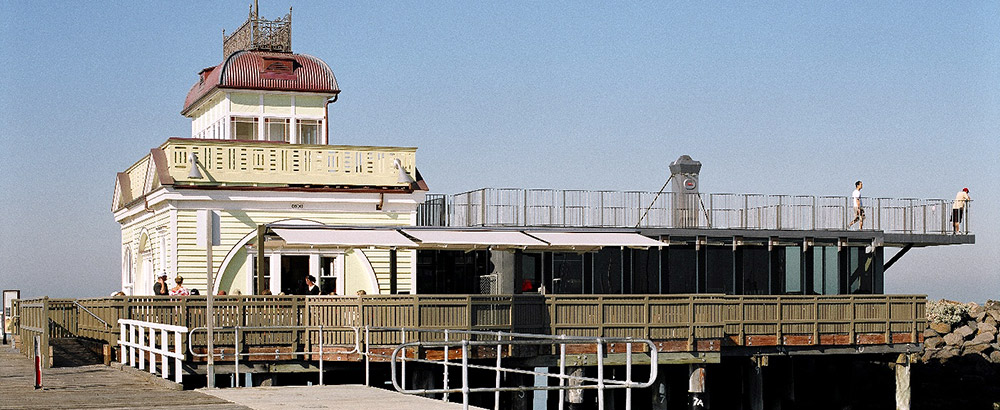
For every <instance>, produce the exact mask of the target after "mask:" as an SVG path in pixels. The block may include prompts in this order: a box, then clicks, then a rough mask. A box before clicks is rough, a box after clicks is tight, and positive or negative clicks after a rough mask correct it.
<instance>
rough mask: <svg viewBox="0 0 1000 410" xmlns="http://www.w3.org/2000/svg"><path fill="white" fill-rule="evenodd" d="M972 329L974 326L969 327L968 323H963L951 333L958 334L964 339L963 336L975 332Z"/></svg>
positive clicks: (965, 336)
mask: <svg viewBox="0 0 1000 410" xmlns="http://www.w3.org/2000/svg"><path fill="white" fill-rule="evenodd" d="M973 329H975V328H974V327H970V326H969V325H965V326H962V327H960V328H958V329H955V331H954V332H952V333H951V334H953V335H958V337H961V338H963V339H965V338H967V337H969V336H971V335H972V334H973V333H975V332H976V331H975V330H973Z"/></svg>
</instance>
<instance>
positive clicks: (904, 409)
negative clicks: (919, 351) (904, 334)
mask: <svg viewBox="0 0 1000 410" xmlns="http://www.w3.org/2000/svg"><path fill="white" fill-rule="evenodd" d="M892 366H893V367H894V368H895V370H896V410H910V358H909V357H908V356H907V355H905V354H900V355H899V357H898V358H897V359H896V363H893V364H892Z"/></svg>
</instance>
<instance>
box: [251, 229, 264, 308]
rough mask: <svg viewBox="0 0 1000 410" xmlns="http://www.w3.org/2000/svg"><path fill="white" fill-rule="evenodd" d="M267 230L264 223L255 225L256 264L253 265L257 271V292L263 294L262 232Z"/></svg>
mask: <svg viewBox="0 0 1000 410" xmlns="http://www.w3.org/2000/svg"><path fill="white" fill-rule="evenodd" d="M266 232H267V227H266V226H264V225H257V266H255V267H254V269H256V271H257V294H258V295H263V294H264V285H265V284H264V269H263V267H264V234H265V233H266Z"/></svg>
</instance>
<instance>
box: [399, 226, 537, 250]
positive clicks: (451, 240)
mask: <svg viewBox="0 0 1000 410" xmlns="http://www.w3.org/2000/svg"><path fill="white" fill-rule="evenodd" d="M403 232H405V233H406V234H407V235H410V236H412V237H414V238H417V240H419V241H420V245H421V247H424V246H440V247H455V248H461V247H490V246H494V247H544V246H547V245H548V244H547V243H545V242H542V241H540V240H538V239H535V238H532V237H530V236H528V235H525V234H523V233H521V232H516V231H452V230H443V229H404V230H403Z"/></svg>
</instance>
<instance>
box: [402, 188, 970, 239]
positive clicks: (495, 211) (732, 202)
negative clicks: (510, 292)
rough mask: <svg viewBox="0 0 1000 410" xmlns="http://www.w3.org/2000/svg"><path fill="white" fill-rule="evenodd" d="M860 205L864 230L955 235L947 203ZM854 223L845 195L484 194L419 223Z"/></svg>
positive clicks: (440, 207) (434, 202)
mask: <svg viewBox="0 0 1000 410" xmlns="http://www.w3.org/2000/svg"><path fill="white" fill-rule="evenodd" d="M862 201H863V207H862V208H863V209H864V213H865V221H864V230H873V231H883V232H891V233H911V234H948V233H952V231H953V230H954V225H953V224H952V222H951V217H952V204H953V202H954V201H951V200H944V199H914V198H862ZM969 205H971V203H967V204H966V207H965V214H964V218H963V220H962V224H961V226H960V230H959V232H960V233H963V234H968V233H970V232H971V230H970V228H969V227H970V222H969V221H970V219H971V218H970V216H971V215H970V214H969V210H970V206H969ZM854 217H855V211H854V205H853V199H852V198H850V197H843V196H807V195H766V194H725V193H715V194H709V193H703V194H676V193H672V192H664V193H661V194H659V195H657V193H656V192H640V191H583V190H553V189H518V188H504V189H496V188H486V189H479V190H475V191H469V192H464V193H460V194H455V195H427V199H426V200H425V202H424V203H423V204H422V205H421V207H420V209H419V215H418V218H419V219H418V220H419V223H420V224H422V225H428V226H450V227H474V226H484V227H506V226H511V227H531V226H535V227H613V228H699V229H704V228H715V229H768V230H846V229H848V227H849V225H850V223H851V220H852V219H854ZM852 228H854V229H857V228H858V225H857V224H855V225H853V227H852Z"/></svg>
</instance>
